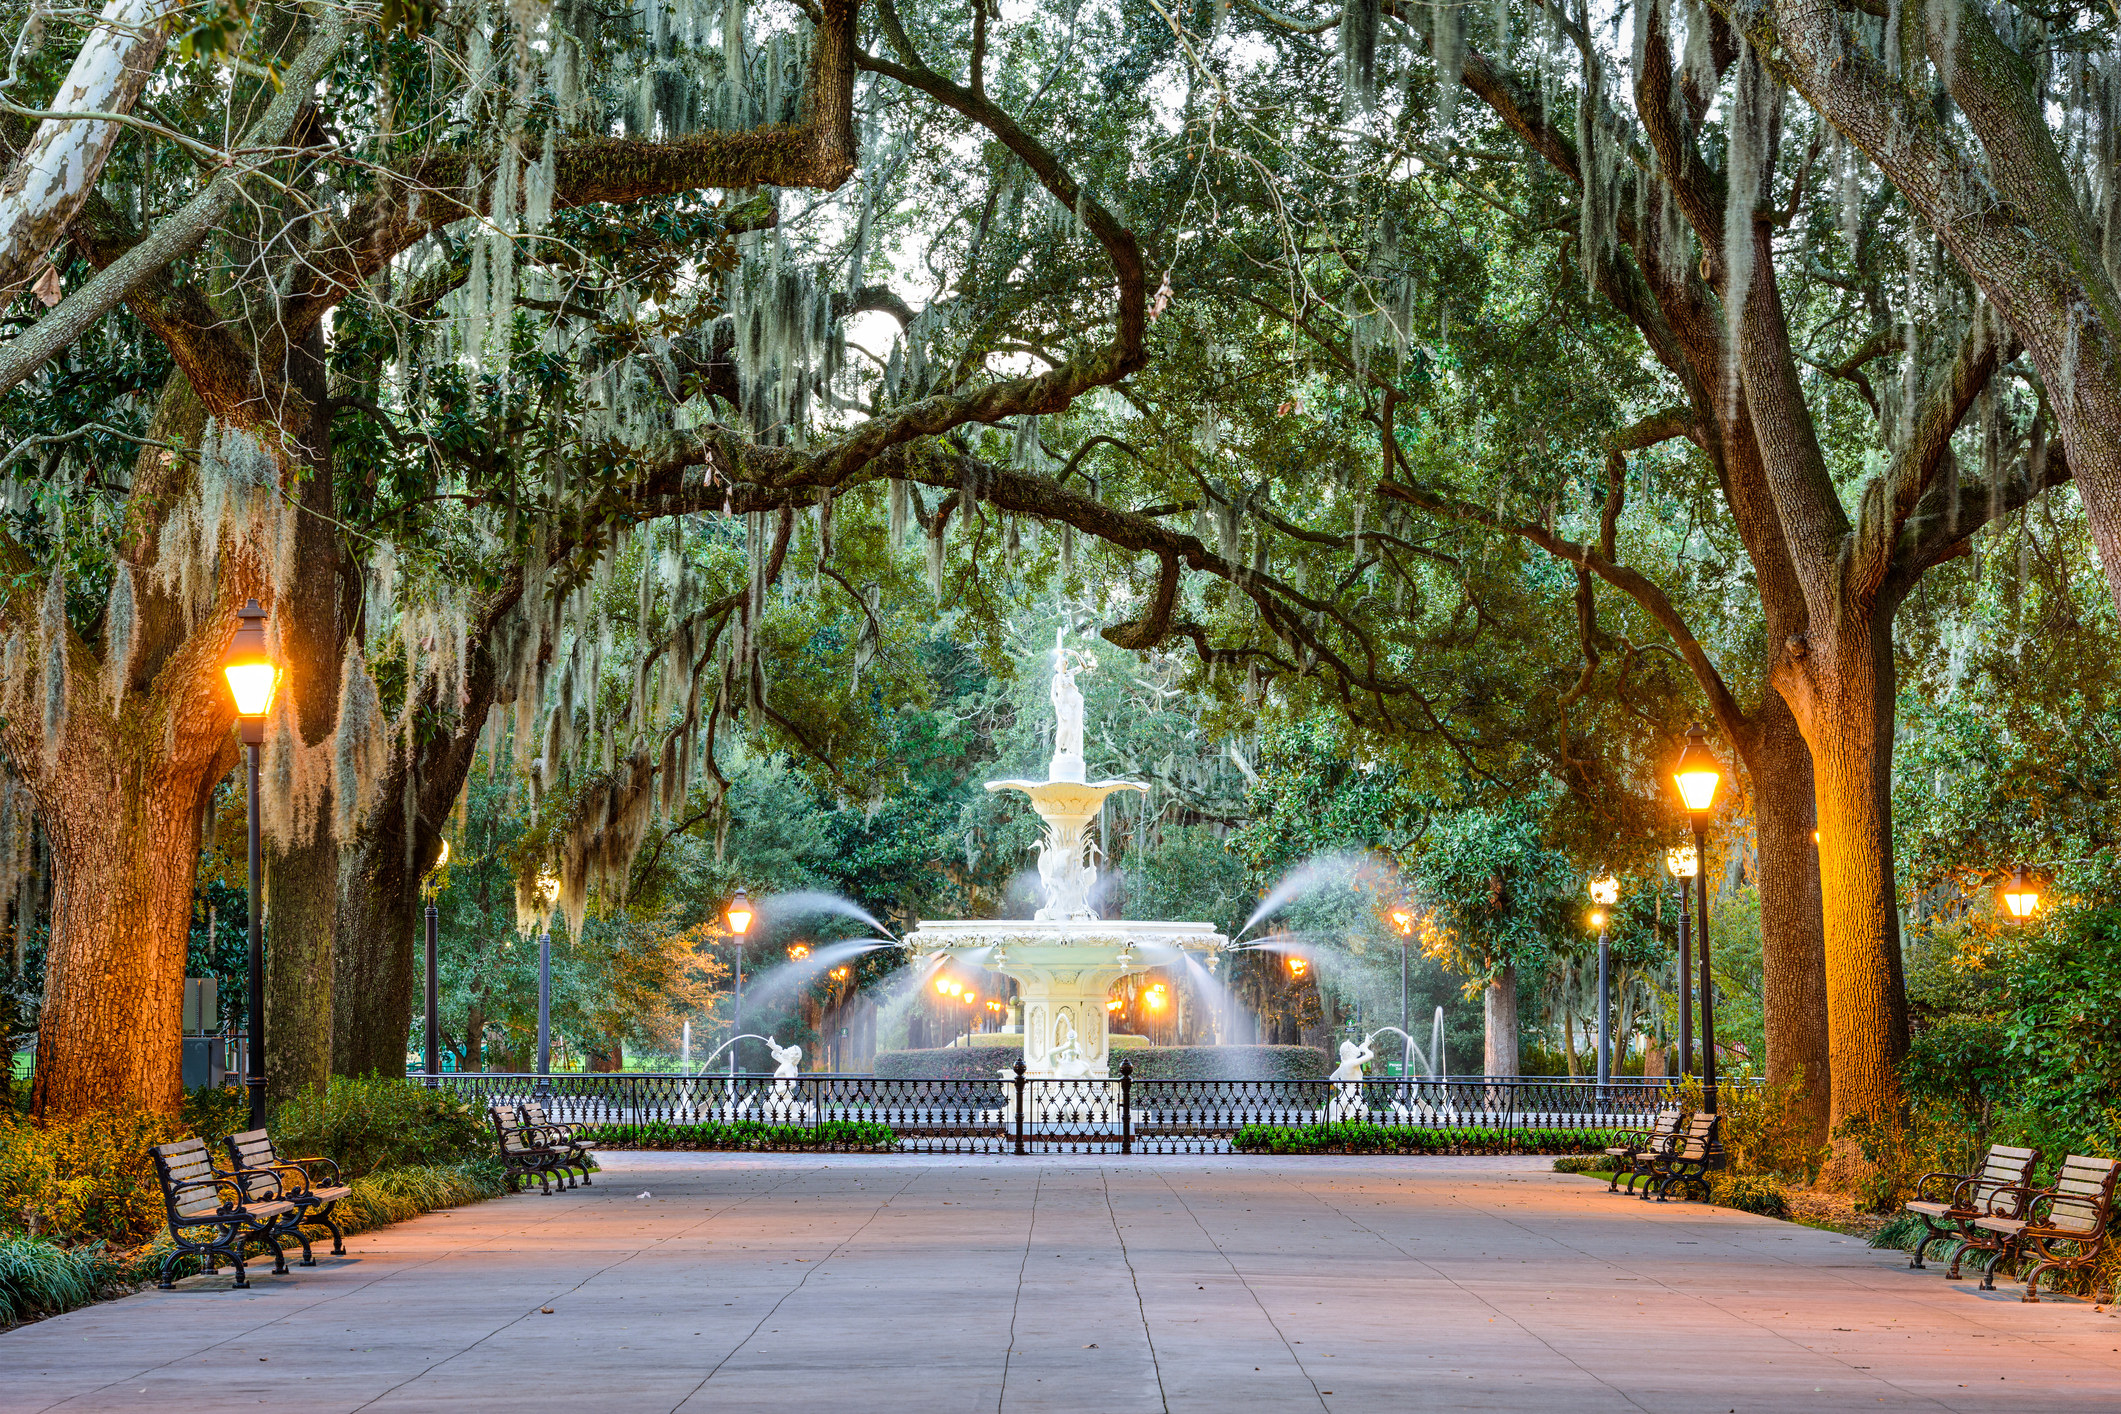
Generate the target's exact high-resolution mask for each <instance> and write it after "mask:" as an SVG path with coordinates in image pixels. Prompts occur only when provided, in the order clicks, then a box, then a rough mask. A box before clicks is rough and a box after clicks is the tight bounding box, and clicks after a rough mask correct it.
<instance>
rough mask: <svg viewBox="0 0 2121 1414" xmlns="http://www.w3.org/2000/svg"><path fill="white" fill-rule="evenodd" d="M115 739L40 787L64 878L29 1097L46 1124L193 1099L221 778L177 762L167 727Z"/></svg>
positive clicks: (174, 1106) (36, 785) (56, 900)
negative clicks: (202, 872) (207, 885)
mask: <svg viewBox="0 0 2121 1414" xmlns="http://www.w3.org/2000/svg"><path fill="white" fill-rule="evenodd" d="M10 735H11V736H12V733H10ZM143 735H144V739H143ZM223 735H224V736H225V735H226V732H225V730H224V732H223ZM77 740H78V738H77ZM103 745H104V747H105V749H104V750H103V751H101V752H96V753H93V754H92V753H89V752H86V751H78V750H77V751H73V752H70V753H69V755H68V759H67V761H66V762H65V763H64V764H63V765H62V768H61V769H60V770H59V771H57V772H55V773H53V774H52V775H50V776H41V777H33V779H32V784H31V788H32V790H34V791H36V792H37V794H38V797H39V799H38V808H39V812H40V814H41V815H42V816H43V819H44V825H45V830H46V832H47V835H48V837H49V838H50V840H51V842H52V859H53V864H54V869H55V873H56V887H55V888H54V890H53V892H52V931H51V942H50V946H49V951H48V952H47V953H46V955H45V968H46V979H47V980H46V984H45V999H44V1012H43V1016H42V1018H41V1020H40V1022H39V1026H38V1032H37V1070H36V1084H35V1088H34V1090H33V1091H32V1093H31V1106H32V1108H33V1109H34V1111H35V1112H36V1113H37V1114H38V1115H40V1116H42V1117H43V1118H46V1119H62V1118H67V1117H70V1116H73V1115H80V1114H86V1113H88V1112H90V1111H92V1110H98V1109H103V1108H106V1107H108V1106H111V1105H116V1104H124V1103H130V1104H136V1105H139V1106H142V1107H144V1108H147V1109H150V1110H154V1111H156V1112H158V1113H161V1114H167V1115H174V1114H176V1113H178V1112H179V1111H180V1110H181V1109H182V1108H183V1104H184V1088H183V1070H182V1065H183V1043H182V1035H183V988H182V987H181V986H180V985H179V983H180V981H181V979H182V978H183V976H184V957H185V949H186V946H187V945H188V943H189V941H190V926H189V925H190V919H191V892H192V883H193V877H194V872H195V867H196V864H197V861H198V854H199V826H200V817H201V812H202V808H203V806H204V804H205V800H206V797H207V795H208V794H209V793H210V792H211V791H212V789H213V782H214V780H215V779H216V777H217V774H218V773H214V772H213V771H212V768H211V766H210V765H208V766H205V767H202V766H201V765H199V764H198V760H197V757H196V756H194V757H192V758H190V759H187V760H182V761H174V762H173V761H170V760H168V759H167V758H165V757H164V755H163V753H162V751H161V745H162V741H161V736H160V734H159V733H148V734H141V733H137V732H133V733H126V734H124V735H123V736H121V735H119V734H118V733H116V732H112V733H111V734H110V735H109V737H108V738H107V739H106V740H105V742H104V743H103Z"/></svg>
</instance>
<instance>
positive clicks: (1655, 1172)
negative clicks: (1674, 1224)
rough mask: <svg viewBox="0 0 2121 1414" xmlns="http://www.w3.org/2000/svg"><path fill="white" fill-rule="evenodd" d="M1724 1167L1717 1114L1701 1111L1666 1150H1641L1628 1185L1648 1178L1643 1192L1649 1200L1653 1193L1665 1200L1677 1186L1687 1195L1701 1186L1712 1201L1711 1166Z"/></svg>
mask: <svg viewBox="0 0 2121 1414" xmlns="http://www.w3.org/2000/svg"><path fill="white" fill-rule="evenodd" d="M1721 1167H1723V1148H1722V1146H1721V1145H1719V1144H1718V1143H1717V1142H1716V1116H1714V1115H1712V1114H1697V1115H1694V1116H1692V1117H1690V1118H1689V1119H1688V1120H1687V1122H1686V1125H1685V1126H1684V1127H1683V1128H1682V1129H1681V1130H1680V1132H1679V1135H1678V1137H1677V1138H1676V1139H1674V1140H1673V1141H1672V1142H1671V1143H1670V1144H1668V1145H1667V1146H1665V1147H1664V1148H1663V1149H1662V1150H1660V1151H1658V1152H1654V1153H1644V1154H1638V1155H1637V1156H1636V1157H1635V1160H1634V1164H1633V1168H1634V1173H1633V1174H1631V1175H1630V1176H1629V1179H1628V1187H1629V1188H1630V1189H1631V1190H1632V1189H1633V1188H1634V1186H1635V1185H1634V1180H1635V1178H1636V1177H1642V1178H1645V1179H1647V1180H1648V1182H1646V1183H1644V1184H1643V1187H1642V1194H1641V1196H1642V1197H1643V1198H1644V1199H1645V1200H1647V1199H1648V1198H1649V1197H1650V1195H1651V1194H1653V1193H1654V1194H1655V1195H1656V1196H1657V1201H1658V1202H1660V1203H1662V1202H1665V1201H1666V1200H1667V1198H1668V1197H1669V1195H1670V1194H1671V1191H1672V1190H1673V1189H1674V1188H1677V1189H1678V1190H1679V1196H1680V1197H1682V1198H1684V1197H1685V1196H1686V1191H1687V1190H1688V1189H1689V1188H1698V1189H1700V1190H1701V1198H1702V1201H1703V1202H1707V1201H1708V1196H1709V1178H1708V1173H1709V1170H1710V1169H1713V1168H1721Z"/></svg>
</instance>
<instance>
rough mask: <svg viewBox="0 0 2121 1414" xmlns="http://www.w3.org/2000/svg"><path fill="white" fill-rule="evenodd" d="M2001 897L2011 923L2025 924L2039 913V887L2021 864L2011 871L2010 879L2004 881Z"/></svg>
mask: <svg viewBox="0 0 2121 1414" xmlns="http://www.w3.org/2000/svg"><path fill="white" fill-rule="evenodd" d="M2002 897H2003V907H2004V908H2005V910H2007V911H2008V912H2009V914H2010V916H2011V921H2012V922H2013V923H2024V922H2027V921H2028V920H2030V919H2031V918H2032V916H2033V915H2034V914H2036V913H2038V912H2039V911H2040V886H2039V885H2038V884H2037V883H2035V882H2034V881H2033V877H2032V876H2031V875H2030V874H2028V873H2026V872H2025V866H2024V865H2022V864H2021V865H2019V866H2018V867H2017V868H2016V869H2013V870H2011V876H2010V878H2009V879H2007V880H2005V881H2004V884H2003V889H2002Z"/></svg>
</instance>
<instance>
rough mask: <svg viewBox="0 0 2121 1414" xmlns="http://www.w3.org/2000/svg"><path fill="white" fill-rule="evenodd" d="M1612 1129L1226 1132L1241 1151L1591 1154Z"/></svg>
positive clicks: (1283, 1128)
mask: <svg viewBox="0 0 2121 1414" xmlns="http://www.w3.org/2000/svg"><path fill="white" fill-rule="evenodd" d="M1619 1133H1620V1131H1619V1130H1615V1129H1492V1128H1483V1127H1474V1126H1455V1127H1447V1128H1440V1129H1415V1128H1411V1127H1401V1126H1398V1125H1383V1124H1362V1123H1359V1122H1356V1121H1353V1120H1348V1121H1343V1122H1341V1123H1338V1124H1306V1125H1273V1124H1248V1125H1246V1126H1245V1127H1244V1128H1242V1129H1240V1130H1238V1131H1237V1133H1236V1134H1234V1135H1232V1136H1231V1139H1230V1147H1231V1148H1233V1149H1235V1150H1237V1151H1238V1152H1239V1153H1241V1154H1595V1153H1599V1152H1601V1151H1602V1150H1604V1149H1605V1148H1606V1146H1607V1145H1609V1144H1612V1143H1614V1142H1616V1138H1617V1136H1618V1135H1619Z"/></svg>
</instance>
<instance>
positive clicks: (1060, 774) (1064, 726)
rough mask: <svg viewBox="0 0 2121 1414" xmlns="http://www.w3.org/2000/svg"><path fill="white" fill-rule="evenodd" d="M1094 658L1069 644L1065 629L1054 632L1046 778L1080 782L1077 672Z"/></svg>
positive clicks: (1082, 777)
mask: <svg viewBox="0 0 2121 1414" xmlns="http://www.w3.org/2000/svg"><path fill="white" fill-rule="evenodd" d="M1096 667H1097V659H1095V658H1093V657H1091V656H1090V655H1089V654H1088V653H1085V652H1084V651H1082V650H1081V649H1079V648H1070V647H1069V646H1068V630H1066V629H1064V628H1059V629H1055V630H1054V631H1053V688H1052V691H1051V693H1050V695H1051V697H1052V698H1053V760H1052V763H1051V764H1049V765H1048V766H1047V767H1046V778H1047V779H1048V780H1053V781H1074V782H1077V783H1078V784H1080V783H1081V782H1083V781H1084V780H1085V779H1087V776H1086V774H1085V771H1084V769H1083V690H1082V689H1081V688H1079V687H1077V686H1076V685H1075V675H1076V674H1077V673H1087V672H1092V671H1094V670H1095V669H1096Z"/></svg>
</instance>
